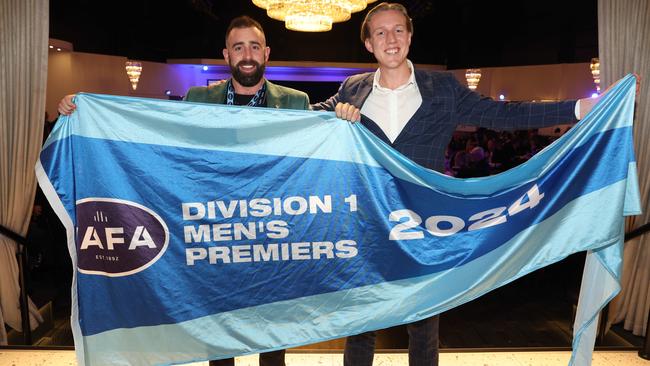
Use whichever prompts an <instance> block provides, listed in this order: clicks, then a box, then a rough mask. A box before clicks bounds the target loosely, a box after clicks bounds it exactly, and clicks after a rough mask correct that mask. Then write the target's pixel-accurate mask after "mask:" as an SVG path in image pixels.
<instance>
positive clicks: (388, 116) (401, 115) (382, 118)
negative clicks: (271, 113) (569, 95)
mask: <svg viewBox="0 0 650 366" xmlns="http://www.w3.org/2000/svg"><path fill="white" fill-rule="evenodd" d="M406 62H407V63H408V66H409V69H410V70H411V76H409V79H408V81H407V82H406V83H405V84H403V85H400V86H399V87H397V88H395V89H388V88H384V87H383V86H381V85H379V78H380V77H381V71H380V70H379V69H377V71H376V72H375V77H374V79H373V82H372V91H371V92H370V95H369V96H368V99H366V101H365V102H364V103H363V106H362V107H361V114H363V115H365V116H366V117H368V118H370V119H371V120H373V121H374V122H375V123H376V124H377V125H378V126H379V127H380V128H381V130H382V131H383V132H384V134H385V135H386V136H387V137H388V139H389V140H390V142H395V139H397V136H399V134H400V132H402V130H403V129H404V126H406V123H407V122H408V121H409V120H410V119H411V117H413V115H414V114H415V112H416V111H417V110H418V108H420V105H421V104H422V95H420V90H419V89H418V84H417V82H416V81H415V73H414V72H413V63H411V61H410V60H406ZM574 113H575V115H576V118H577V119H579V118H580V101H579V100H578V101H577V103H576V106H575V110H574Z"/></svg>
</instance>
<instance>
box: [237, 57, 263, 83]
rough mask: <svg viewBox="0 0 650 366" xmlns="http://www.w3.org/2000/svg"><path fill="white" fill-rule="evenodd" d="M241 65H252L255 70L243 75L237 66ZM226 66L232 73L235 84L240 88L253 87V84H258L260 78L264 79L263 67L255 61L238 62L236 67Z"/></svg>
mask: <svg viewBox="0 0 650 366" xmlns="http://www.w3.org/2000/svg"><path fill="white" fill-rule="evenodd" d="M243 65H254V66H255V69H254V70H253V72H252V73H244V72H242V71H241V70H240V68H239V66H243ZM228 66H230V72H231V73H232V77H233V79H235V80H237V82H238V83H240V84H241V85H242V86H246V87H249V86H254V85H255V84H257V83H259V82H260V80H262V77H264V69H265V65H264V64H261V65H260V64H259V63H258V62H257V61H254V60H247V61H239V62H238V63H237V65H233V64H231V63H228Z"/></svg>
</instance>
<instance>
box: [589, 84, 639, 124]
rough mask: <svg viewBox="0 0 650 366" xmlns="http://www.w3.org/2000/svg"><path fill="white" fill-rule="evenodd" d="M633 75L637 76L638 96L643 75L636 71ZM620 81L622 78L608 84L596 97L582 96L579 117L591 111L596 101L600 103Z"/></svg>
mask: <svg viewBox="0 0 650 366" xmlns="http://www.w3.org/2000/svg"><path fill="white" fill-rule="evenodd" d="M633 75H634V77H635V78H636V95H637V96H638V95H639V91H640V90H641V77H640V76H639V75H637V74H636V73H635V74H633ZM619 81H621V79H618V80H616V82H615V83H614V84H612V85H610V86H608V87H607V89H605V91H604V92H603V93H602V94H601V95H599V96H597V97H596V98H582V99H580V112H579V113H580V116H579V118H578V119H583V118H585V116H586V115H587V113H589V111H591V108H593V107H594V106H595V105H596V103H598V102H599V101H600V100H601V99H602V98H603V97H604V96H605V94H607V93H608V92H609V91H610V89H612V87H613V86H614V85H616V84H618V82H619Z"/></svg>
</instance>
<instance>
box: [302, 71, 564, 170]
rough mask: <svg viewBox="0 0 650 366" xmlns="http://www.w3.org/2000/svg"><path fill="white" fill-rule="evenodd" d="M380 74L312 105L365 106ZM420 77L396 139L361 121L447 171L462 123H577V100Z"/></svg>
mask: <svg viewBox="0 0 650 366" xmlns="http://www.w3.org/2000/svg"><path fill="white" fill-rule="evenodd" d="M374 75H375V74H374V73H365V74H359V75H354V76H351V77H349V78H347V79H346V80H345V81H343V83H342V84H341V87H340V88H339V91H338V92H337V93H336V95H334V96H332V97H330V98H329V99H328V100H326V101H325V102H322V103H317V104H313V105H312V108H313V109H315V110H328V111H333V110H334V108H335V107H336V104H337V103H339V102H341V103H346V102H347V103H350V104H353V105H354V106H356V107H357V108H359V109H361V106H363V103H364V102H365V101H366V99H367V98H368V96H369V95H370V92H371V91H372V82H373V78H374ZM415 81H416V83H417V85H418V89H419V90H420V95H422V104H421V105H420V108H419V109H418V110H417V111H416V112H415V114H414V115H413V117H411V119H410V120H409V121H408V123H407V124H406V126H405V127H404V129H403V130H402V132H401V133H400V134H399V135H398V136H397V138H396V139H395V141H394V142H393V143H391V142H390V141H389V140H388V138H387V137H386V135H385V134H384V132H383V131H382V130H381V128H380V127H379V126H378V125H377V124H376V123H375V122H373V121H372V120H371V119H369V118H368V117H366V116H363V115H362V116H361V123H362V124H363V125H364V126H365V127H366V128H368V129H369V130H370V131H371V132H372V133H374V134H375V135H376V136H377V137H379V138H380V139H382V140H383V141H384V142H386V143H388V144H389V145H391V146H392V147H393V148H395V149H396V150H397V151H399V152H401V153H402V154H404V155H405V156H406V157H408V158H409V159H411V160H413V161H414V162H416V163H417V164H420V165H422V166H424V167H427V168H429V169H434V170H437V171H439V172H442V171H443V170H444V164H445V149H446V147H447V145H448V144H449V141H450V140H451V136H452V134H453V133H454V131H455V130H456V127H457V126H458V125H460V124H462V125H472V126H478V127H486V128H489V129H493V130H516V129H518V130H523V129H530V128H539V127H546V126H553V125H556V124H560V123H573V122H575V121H576V117H575V103H576V101H565V102H552V103H529V102H525V103H524V102H498V101H495V100H493V99H491V98H487V97H482V96H481V95H479V94H478V93H476V92H473V91H471V90H469V89H468V88H467V87H466V86H464V85H461V84H460V83H459V82H458V80H456V78H455V77H454V76H453V75H452V74H450V73H448V72H439V71H420V70H417V69H416V70H415Z"/></svg>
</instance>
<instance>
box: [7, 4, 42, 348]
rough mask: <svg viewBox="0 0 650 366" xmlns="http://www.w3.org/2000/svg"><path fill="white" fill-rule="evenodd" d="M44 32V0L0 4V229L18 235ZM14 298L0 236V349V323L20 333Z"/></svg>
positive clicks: (31, 185)
mask: <svg viewBox="0 0 650 366" xmlns="http://www.w3.org/2000/svg"><path fill="white" fill-rule="evenodd" d="M48 28H49V2H48V0H0V45H2V47H0V94H1V96H0V225H2V226H4V227H6V228H9V229H10V230H13V231H14V232H16V233H18V234H21V235H23V236H25V234H26V233H27V227H28V225H29V221H30V217H31V213H32V203H33V200H34V193H35V191H36V179H35V175H34V165H35V163H36V160H37V158H38V153H39V150H40V147H41V140H42V135H43V121H44V114H45V88H46V83H47V54H48V31H49V29H48ZM19 294H20V287H19V284H18V264H17V262H16V243H14V242H13V241H11V240H9V239H8V238H7V237H4V236H2V235H1V234H0V320H2V326H1V327H0V344H6V343H7V335H6V332H5V326H4V323H6V324H8V325H9V326H10V327H12V328H14V329H16V330H22V329H21V328H22V325H21V320H20V319H21V318H20V306H19V304H20V299H19ZM35 310H36V309H35V307H34V306H33V304H31V302H30V312H35ZM31 324H32V327H34V326H35V325H36V324H37V322H36V320H35V318H34V317H33V316H32V317H31Z"/></svg>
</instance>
